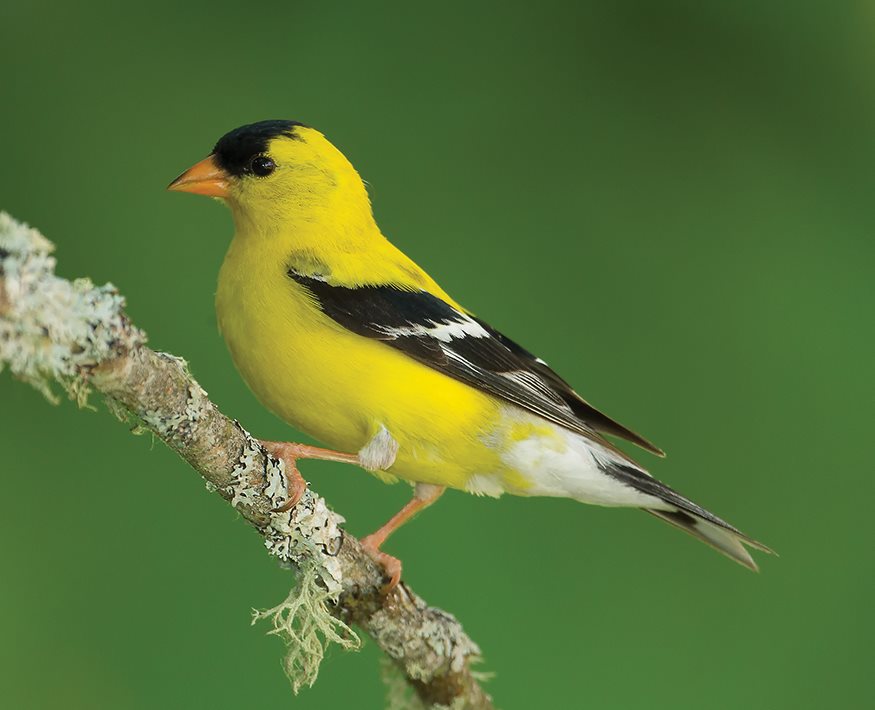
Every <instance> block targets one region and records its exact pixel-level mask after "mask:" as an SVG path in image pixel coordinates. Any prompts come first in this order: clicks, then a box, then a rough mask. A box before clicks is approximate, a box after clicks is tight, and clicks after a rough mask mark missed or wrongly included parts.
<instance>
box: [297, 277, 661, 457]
mask: <svg viewBox="0 0 875 710" xmlns="http://www.w3.org/2000/svg"><path fill="white" fill-rule="evenodd" d="M288 276H289V278H290V279H292V281H294V282H295V283H297V284H299V285H300V286H303V287H304V288H305V289H307V291H308V292H309V293H310V295H311V296H312V297H313V299H314V300H315V302H316V304H317V305H318V306H319V308H320V309H321V310H322V311H323V312H324V313H325V314H326V315H327V316H329V317H330V318H331V319H333V320H334V321H335V322H337V323H338V324H339V325H341V326H343V327H344V328H346V329H347V330H350V331H351V332H353V333H356V334H357V335H361V336H364V337H367V338H374V339H377V340H381V341H384V342H385V343H386V344H387V345H389V346H391V347H393V348H396V349H397V350H400V351H401V352H403V353H405V354H406V355H408V356H409V357H411V358H413V359H414V360H417V361H418V362H421V363H423V364H424V365H427V366H428V367H431V368H433V369H435V370H438V371H439V372H443V373H444V374H446V375H448V376H450V377H453V378H454V379H456V380H459V381H462V382H465V383H466V384H469V385H471V386H472V387H475V388H477V389H480V390H482V391H484V392H487V393H489V394H491V395H493V396H495V397H499V398H500V399H503V400H505V401H508V402H511V403H513V404H515V405H517V406H519V407H522V408H523V409H525V410H528V411H530V412H532V413H534V414H537V415H538V416H540V417H543V418H544V419H546V420H548V421H551V422H553V423H555V424H558V425H560V426H562V427H565V428H566V429H570V430H571V431H574V432H576V433H579V434H581V435H583V436H587V437H589V438H597V439H598V440H599V441H601V442H603V443H604V444H605V445H608V446H609V447H610V448H611V449H612V450H616V449H615V448H614V447H613V446H610V445H609V444H608V442H605V441H604V440H603V439H601V437H600V436H598V433H599V432H600V433H605V434H612V435H615V436H619V437H622V438H624V439H627V440H629V441H631V442H633V443H635V444H637V445H639V446H641V447H643V448H645V449H647V450H649V451H652V452H654V453H657V454H660V455H661V454H662V452H661V451H660V450H659V449H658V448H657V447H655V446H654V445H653V444H651V443H650V442H648V441H647V440H645V439H644V438H642V437H640V436H638V435H637V434H635V433H634V432H632V431H631V430H629V429H627V428H626V427H624V426H622V425H621V424H619V423H617V422H615V421H614V420H613V419H611V418H610V417H608V416H606V415H604V414H602V413H601V412H599V411H598V410H597V409H595V408H594V407H592V406H591V405H589V404H588V403H587V402H585V401H584V400H583V399H581V398H580V396H579V395H577V393H576V392H574V390H573V389H572V388H571V386H570V385H569V384H568V383H567V382H566V381H565V380H563V379H562V378H561V377H559V375H557V374H556V373H555V372H554V371H553V370H552V369H550V367H548V366H547V364H546V363H545V362H544V361H543V360H541V359H540V358H537V357H535V356H534V355H532V354H531V353H530V352H528V351H527V350H525V349H524V348H522V347H521V346H519V345H517V344H516V343H515V342H514V341H512V340H510V339H509V338H507V337H506V336H504V335H502V334H501V333H499V332H498V331H497V330H495V329H494V328H492V327H491V326H489V325H488V324H486V323H485V322H484V321H482V320H480V319H479V318H476V317H474V316H472V315H470V314H468V313H465V312H463V311H461V310H459V309H457V308H454V307H453V306H451V305H450V304H448V303H446V302H445V301H443V300H442V299H440V298H438V297H437V296H435V295H433V294H431V293H428V292H427V291H421V290H420V291H416V290H414V291H411V290H405V289H402V288H399V287H397V286H393V285H387V284H377V285H363V286H357V287H347V286H342V285H338V284H333V283H331V282H330V281H328V280H327V279H325V278H324V277H317V276H311V275H306V274H301V273H299V272H298V271H296V270H294V269H289V270H288ZM618 453H619V452H618ZM621 456H623V458H626V457H625V455H623V454H621Z"/></svg>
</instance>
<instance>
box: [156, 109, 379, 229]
mask: <svg viewBox="0 0 875 710" xmlns="http://www.w3.org/2000/svg"><path fill="white" fill-rule="evenodd" d="M168 189H169V190H174V191H178V192H191V193H194V194H198V195H207V196H210V197H216V198H220V199H223V200H225V202H227V203H228V205H229V206H230V207H231V210H232V212H233V213H234V217H235V220H237V221H238V222H241V221H242V222H246V223H248V224H249V225H251V226H256V227H258V228H259V231H265V230H269V229H270V227H271V226H273V227H278V228H282V227H284V226H288V224H289V222H290V221H298V222H299V221H301V220H302V219H309V220H313V219H315V218H317V216H318V215H319V213H320V212H322V211H331V210H333V209H334V208H336V206H337V205H338V204H345V205H346V207H347V209H349V207H350V205H355V204H356V203H359V205H360V208H361V209H364V210H365V211H366V212H367V213H368V214H369V213H370V204H369V202H368V198H367V193H366V191H365V188H364V185H363V183H362V181H361V178H360V177H359V175H358V173H357V172H356V171H355V169H354V168H353V167H352V165H351V164H350V162H349V161H348V160H347V159H346V157H345V156H344V155H343V154H342V153H341V152H340V151H339V150H338V149H337V148H335V147H334V146H333V145H332V144H331V143H330V142H329V141H328V140H327V139H326V138H325V136H323V135H322V134H321V133H320V132H319V131H317V130H315V129H314V128H310V127H309V126H305V125H303V124H301V123H298V122H297V121H283V120H277V121H260V122H258V123H251V124H248V125H246V126H241V127H240V128H236V129H234V130H233V131H231V132H229V133H226V134H225V135H224V136H222V138H220V139H219V142H218V143H216V146H215V148H213V152H212V153H211V154H210V155H209V156H207V157H206V158H204V159H203V160H201V161H200V162H199V163H197V164H195V165H194V166H192V167H191V168H189V169H188V170H186V171H185V172H184V173H183V174H182V175H180V176H179V177H178V178H176V179H175V180H174V181H173V182H172V183H170V185H169V187H168Z"/></svg>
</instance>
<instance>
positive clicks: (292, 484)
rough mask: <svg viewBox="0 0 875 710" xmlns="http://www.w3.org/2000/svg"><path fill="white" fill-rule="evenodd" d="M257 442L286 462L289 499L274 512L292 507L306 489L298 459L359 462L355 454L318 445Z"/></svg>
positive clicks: (282, 511)
mask: <svg viewBox="0 0 875 710" xmlns="http://www.w3.org/2000/svg"><path fill="white" fill-rule="evenodd" d="M258 443H259V444H261V445H262V447H264V449H265V451H267V452H268V453H270V454H271V455H273V456H275V457H276V458H278V459H282V460H283V461H284V462H285V464H286V478H287V479H288V483H289V499H288V500H287V501H286V502H285V503H283V504H282V505H281V506H280V507H279V508H276V509H275V510H274V512H275V513H285V512H286V511H287V510H291V509H292V508H294V507H295V506H296V505H297V504H298V501H299V500H301V496H302V495H304V491H306V490H307V482H306V481H305V480H304V477H303V476H301V472H300V471H299V470H298V459H321V460H322V461H338V462H340V463H352V464H358V463H359V457H358V456H357V455H355V454H342V453H340V452H339V451H331V450H330V449H320V448H319V447H318V446H308V445H307V444H294V443H290V442H283V441H263V440H259V442H258Z"/></svg>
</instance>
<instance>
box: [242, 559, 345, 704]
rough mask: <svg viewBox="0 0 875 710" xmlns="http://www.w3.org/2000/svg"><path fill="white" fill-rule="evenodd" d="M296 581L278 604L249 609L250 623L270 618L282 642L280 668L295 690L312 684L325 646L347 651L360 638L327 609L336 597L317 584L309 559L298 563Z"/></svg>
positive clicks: (314, 570) (318, 575)
mask: <svg viewBox="0 0 875 710" xmlns="http://www.w3.org/2000/svg"><path fill="white" fill-rule="evenodd" d="M299 570H300V572H299V575H298V583H297V584H296V585H295V586H294V587H292V589H291V591H290V592H289V596H288V597H286V599H285V601H283V602H282V603H281V604H279V605H277V606H275V607H273V608H272V609H265V610H263V611H260V610H257V609H253V612H252V623H253V624H255V623H256V622H258V621H261V620H262V619H270V621H271V623H272V625H273V629H271V630H270V631H268V633H269V634H273V635H277V636H279V637H280V638H282V639H283V641H284V642H285V644H286V649H287V650H286V656H285V658H284V660H283V667H284V669H285V672H286V675H287V676H288V678H289V681H290V682H291V684H292V690H294V692H295V693H297V692H298V691H299V690H300V689H301V688H302V687H304V686H312V685H313V683H315V682H316V678H317V676H318V674H319V666H320V665H321V663H322V659H323V658H324V657H325V650H326V648H327V647H328V646H329V645H330V644H332V643H336V644H338V645H339V646H341V647H342V648H345V649H347V650H353V649H356V650H357V649H358V648H359V647H360V646H361V640H360V639H359V637H358V636H357V635H356V633H355V632H354V631H353V630H352V629H351V628H350V627H349V626H347V625H346V624H345V623H343V622H342V621H341V620H340V619H338V618H337V617H336V616H333V615H332V614H331V613H330V611H329V605H334V604H335V603H336V600H335V599H334V598H333V597H332V595H331V594H330V593H329V592H328V591H326V590H325V588H324V587H323V586H322V585H321V584H320V583H319V580H320V574H319V571H318V569H317V566H316V564H314V563H313V561H312V560H307V561H305V562H302V563H301V565H300V566H299Z"/></svg>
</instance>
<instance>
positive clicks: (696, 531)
mask: <svg viewBox="0 0 875 710" xmlns="http://www.w3.org/2000/svg"><path fill="white" fill-rule="evenodd" d="M602 470H603V471H605V473H608V474H609V475H611V476H613V477H614V478H616V479H619V480H621V481H622V482H623V483H625V484H626V485H629V486H632V487H633V488H635V489H637V490H638V491H640V492H641V493H646V494H648V495H650V496H653V497H655V498H658V499H659V501H660V502H661V503H662V504H663V505H664V507H663V505H660V506H656V505H654V507H652V508H650V507H645V508H643V509H644V510H646V511H647V512H648V513H650V514H651V515H655V516H656V517H657V518H661V519H662V520H664V521H665V522H667V523H670V524H671V525H674V526H675V527H677V528H680V529H681V530H683V531H684V532H688V533H689V534H690V535H692V536H693V537H697V538H699V539H700V540H701V541H702V542H704V543H706V544H708V545H710V546H711V547H713V548H714V549H715V550H717V551H718V552H722V553H723V554H724V555H726V556H727V557H729V558H730V559H733V560H735V561H736V562H738V563H739V564H742V565H744V566H745V567H747V568H748V569H751V570H753V571H754V572H757V571H759V567H757V564H756V562H754V561H753V558H752V557H751V556H750V553H749V552H748V551H747V548H748V547H751V548H754V549H756V550H761V551H762V552H767V553H769V554H774V551H773V550H771V549H769V548H768V547H766V546H765V545H763V544H762V543H761V542H757V541H756V540H754V539H753V538H751V537H748V536H747V535H745V534H744V533H742V532H741V531H740V530H738V529H736V528H734V527H733V526H732V525H730V524H729V523H727V522H726V521H725V520H721V519H720V518H718V517H717V516H716V515H714V514H713V513H711V512H709V511H707V510H705V509H704V508H702V507H701V506H699V505H696V504H695V503H693V502H692V501H691V500H689V499H688V498H685V497H684V496H682V495H681V494H680V493H678V492H677V491H675V490H672V489H671V488H669V487H668V486H667V485H665V484H664V483H662V482H660V481H657V480H656V479H655V478H653V477H651V476H650V475H649V474H647V473H645V472H644V471H642V470H640V469H638V468H635V467H633V466H629V465H626V464H625V463H619V462H616V461H610V462H606V463H605V464H603V468H602Z"/></svg>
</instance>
